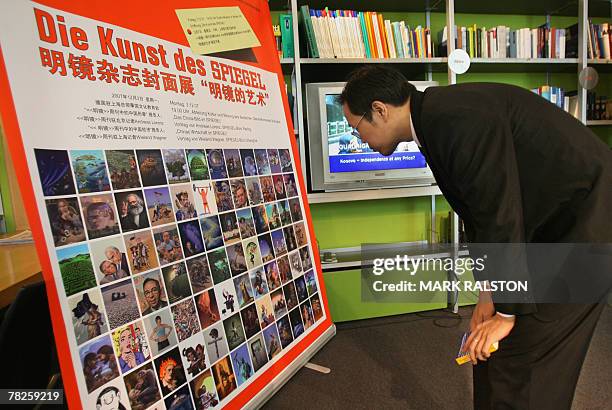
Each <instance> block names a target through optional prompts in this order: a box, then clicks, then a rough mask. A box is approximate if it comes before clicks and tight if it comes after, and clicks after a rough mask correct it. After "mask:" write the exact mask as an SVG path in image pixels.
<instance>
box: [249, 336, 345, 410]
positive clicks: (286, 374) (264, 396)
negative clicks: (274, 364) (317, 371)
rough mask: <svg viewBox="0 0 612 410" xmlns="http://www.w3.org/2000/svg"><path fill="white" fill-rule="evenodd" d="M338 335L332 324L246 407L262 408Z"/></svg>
mask: <svg viewBox="0 0 612 410" xmlns="http://www.w3.org/2000/svg"><path fill="white" fill-rule="evenodd" d="M335 335H336V325H334V324H332V325H331V326H330V327H328V328H327V330H325V332H323V333H322V334H321V336H319V338H318V339H317V340H316V342H314V343H313V344H311V345H310V346H309V347H308V348H306V350H304V351H303V352H302V353H301V354H300V355H299V356H298V357H297V358H296V359H295V360H294V361H293V362H292V363H291V364H290V365H289V366H287V368H285V370H283V371H282V372H281V373H280V374H279V375H278V376H276V377H275V378H274V379H273V380H272V381H271V382H270V383H268V384H267V385H266V387H264V388H263V389H262V390H261V391H260V392H259V393H258V394H257V395H256V396H255V397H253V399H251V401H249V402H248V403H247V404H246V405H245V406H244V408H245V409H249V410H250V409H259V408H261V407H262V406H263V405H264V404H265V403H266V402H267V401H268V400H270V398H272V396H274V394H276V392H277V391H279V390H280V389H281V388H282V387H283V386H284V385H285V383H287V382H288V381H289V379H291V378H292V377H293V375H294V374H296V373H297V372H298V370H300V369H301V368H302V367H304V366H306V365H307V364H308V362H309V361H310V359H311V358H312V357H313V356H314V355H315V354H316V353H317V352H318V351H319V350H320V349H321V348H322V347H323V346H325V344H326V343H327V342H329V341H330V340H331V338H332V337H334V336H335Z"/></svg>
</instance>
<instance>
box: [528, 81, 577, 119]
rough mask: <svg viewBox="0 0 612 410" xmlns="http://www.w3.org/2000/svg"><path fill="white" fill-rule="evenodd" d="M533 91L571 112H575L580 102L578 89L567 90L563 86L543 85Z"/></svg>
mask: <svg viewBox="0 0 612 410" xmlns="http://www.w3.org/2000/svg"><path fill="white" fill-rule="evenodd" d="M531 91H532V92H534V93H536V94H538V95H539V96H541V97H543V98H545V99H547V100H548V101H550V102H551V103H553V104H556V105H557V107H559V108H562V109H563V110H565V111H566V112H569V113H572V112H574V111H575V107H577V104H578V96H577V92H576V91H570V92H565V90H563V88H561V87H553V86H550V85H542V86H540V87H538V88H533V89H531Z"/></svg>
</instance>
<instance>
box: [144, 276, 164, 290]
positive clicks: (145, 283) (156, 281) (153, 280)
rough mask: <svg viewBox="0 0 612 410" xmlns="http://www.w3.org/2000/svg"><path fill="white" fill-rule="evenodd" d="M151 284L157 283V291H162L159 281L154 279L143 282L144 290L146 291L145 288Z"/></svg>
mask: <svg viewBox="0 0 612 410" xmlns="http://www.w3.org/2000/svg"><path fill="white" fill-rule="evenodd" d="M149 282H155V285H156V286H157V289H159V290H160V291H161V286H159V281H158V280H157V279H153V278H146V279H145V281H144V282H142V288H143V289H144V287H145V286H146V285H147V283H149Z"/></svg>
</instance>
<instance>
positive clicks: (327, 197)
mask: <svg viewBox="0 0 612 410" xmlns="http://www.w3.org/2000/svg"><path fill="white" fill-rule="evenodd" d="M269 4H270V9H271V10H272V11H273V13H281V12H282V13H290V14H292V19H293V36H294V41H293V43H294V54H295V59H290V60H291V61H287V60H286V59H283V60H282V61H281V63H282V66H283V72H284V73H285V74H286V75H287V73H292V75H293V77H294V83H295V88H294V90H293V95H294V96H295V106H296V110H295V111H296V113H295V117H294V119H295V123H296V128H297V130H296V140H297V144H298V147H299V152H300V160H301V165H302V171H303V175H304V176H307V175H308V173H307V169H306V164H307V163H308V153H307V143H306V140H305V138H306V137H307V135H305V133H304V131H303V130H304V129H305V128H306V118H305V106H304V104H305V99H304V97H305V96H304V93H305V84H306V83H309V82H333V81H345V80H346V76H347V74H348V73H349V72H350V71H351V70H353V69H354V68H356V67H358V66H359V65H361V64H391V66H393V67H394V68H397V69H398V70H400V71H401V72H402V73H403V74H404V75H406V77H407V78H408V79H410V80H426V81H432V80H433V81H438V82H439V84H440V85H447V84H456V83H460V82H467V81H470V82H471V81H497V82H510V83H513V84H515V85H520V86H523V87H525V88H534V87H537V86H539V85H543V84H550V85H558V86H560V87H563V88H565V89H567V90H579V93H578V97H579V104H578V109H579V119H580V120H581V121H582V122H583V123H585V124H587V125H589V126H592V129H593V131H595V132H596V133H597V134H599V135H600V137H602V138H603V139H606V138H607V139H608V141H609V143H610V144H611V145H612V138H611V137H610V136H607V135H602V133H603V134H605V133H606V132H607V131H606V130H610V131H612V121H589V122H587V121H586V90H584V89H581V88H580V85H579V83H578V73H579V72H580V71H581V70H582V69H583V68H585V67H587V66H593V67H595V68H596V69H597V71H598V72H600V74H603V73H612V59H611V60H594V59H587V47H586V39H587V37H586V28H587V27H588V19H589V18H593V21H594V22H595V21H596V19H597V18H599V19H601V20H602V21H612V18H611V16H612V13H611V3H610V2H609V1H607V0H606V1H595V0H513V1H503V2H501V1H491V0H413V1H409V2H398V1H395V0H376V1H363V0H326V1H324V0H311V1H309V0H271V1H270V2H269ZM304 5H307V6H309V7H310V8H312V9H324V8H325V7H329V9H330V10H336V9H339V10H357V11H377V12H382V13H384V16H385V18H386V19H390V20H392V21H400V20H405V21H406V24H410V25H412V26H413V27H414V26H416V25H419V24H420V25H422V26H424V27H430V28H431V33H432V39H434V41H435V44H436V45H437V44H438V37H437V35H438V32H440V31H441V30H442V29H443V28H444V26H448V27H453V26H455V25H468V24H474V23H476V24H478V25H479V26H480V25H482V26H486V27H494V26H497V25H506V26H509V27H512V28H514V29H516V28H521V27H530V28H536V27H538V26H539V25H541V24H543V23H546V22H549V23H550V24H551V26H553V27H569V26H570V25H573V24H576V23H578V25H579V40H578V48H579V50H578V56H577V57H576V58H565V59H554V58H553V59H548V58H535V59H534V58H531V59H518V58H514V59H510V58H507V59H491V58H489V59H487V58H473V59H472V61H471V66H470V69H469V70H468V72H467V73H466V74H463V75H455V74H454V73H453V72H452V71H450V70H449V68H448V66H447V59H446V57H434V58H416V59H415V58H395V59H366V58H347V59H333V58H325V59H322V58H309V57H308V54H307V47H306V42H305V39H304V38H303V37H304V36H303V33H302V31H301V28H300V24H301V22H300V18H299V10H300V7H301V6H304ZM449 44H453V42H452V41H450V42H449ZM437 52H438V50H437V47H436V53H437ZM436 55H438V54H436ZM286 78H287V77H286ZM601 80H603V78H602V76H601V75H600V84H601V83H602V82H603V81H601ZM607 91H608V90H607V89H605V90H602V92H603V94H605V93H606V92H607ZM598 93H599V90H598ZM607 95H608V96H611V97H612V90H610V91H609V93H608V94H607ZM308 200H309V202H310V203H311V204H312V207H311V214H312V217H313V222H314V224H315V228H316V231H317V238H318V241H319V242H320V244H321V248H327V249H335V248H345V247H347V245H349V246H354V245H355V244H360V243H375V242H380V243H383V242H398V243H399V242H402V241H413V240H428V241H430V242H436V239H435V238H436V235H437V234H441V232H443V231H446V229H447V226H445V225H448V224H449V223H450V226H449V227H448V229H449V232H450V239H451V242H453V243H458V236H459V235H458V232H459V220H458V217H457V216H456V215H455V214H454V213H451V216H452V218H451V219H450V221H448V222H447V220H446V216H447V213H448V211H452V210H451V209H450V206H449V205H448V204H447V203H446V202H445V201H444V198H443V197H441V196H440V192H439V189H438V187H437V186H433V187H416V188H395V189H379V190H371V191H352V192H351V191H349V192H335V193H309V194H308ZM371 201H376V202H375V203H374V202H371ZM442 218H445V219H444V220H442ZM443 226H444V229H442V227H443ZM436 227H437V228H436ZM436 230H440V231H441V232H436ZM347 238H348V239H347ZM347 241H350V242H351V244H347V243H346V242H347ZM324 250H325V249H322V250H321V251H322V254H323V251H324ZM453 256H459V254H458V253H457V252H456V253H454V254H453ZM355 269H358V267H355ZM329 273H330V272H326V276H325V282H326V286H327V287H328V292H329V294H330V295H334V294H341V295H343V296H342V297H341V298H340V299H341V301H342V303H334V300H333V298H331V299H330V300H331V308H332V311H333V312H340V311H342V312H345V313H346V311H347V310H350V311H351V312H352V311H361V310H364V311H365V310H366V309H365V308H364V305H363V304H360V302H359V301H358V298H359V295H356V296H355V298H353V299H354V300H353V299H351V298H350V297H348V296H347V295H346V289H350V288H351V287H352V286H353V284H354V283H358V282H359V271H345V272H344V273H342V274H339V273H338V272H336V273H334V274H329ZM345 306H347V307H345ZM421 310H423V306H401V307H394V308H392V309H390V310H389V312H387V313H388V314H398V313H406V312H409V311H421ZM368 312H370V311H369V310H368ZM370 313H372V312H370ZM373 314H374V315H380V312H379V311H378V310H377V311H376V312H374V313H373ZM353 316H354V315H353V313H350V314H347V317H351V318H354V317H353ZM366 316H367V315H366Z"/></svg>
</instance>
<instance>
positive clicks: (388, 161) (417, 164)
mask: <svg viewBox="0 0 612 410" xmlns="http://www.w3.org/2000/svg"><path fill="white" fill-rule="evenodd" d="M338 95H339V94H326V95H325V110H326V112H327V144H328V159H329V172H330V173H338V172H358V171H381V170H388V169H406V168H426V167H427V163H426V162H425V157H424V156H423V154H421V152H420V151H419V149H418V147H417V145H416V143H414V142H401V143H400V144H399V145H398V146H397V149H396V150H395V152H394V153H393V154H391V155H389V156H384V155H381V154H379V153H378V152H376V151H374V150H373V149H371V148H370V147H369V146H368V144H367V143H366V142H363V141H361V139H359V137H357V136H355V135H353V134H352V131H353V129H352V128H351V126H350V125H349V123H348V121H347V120H346V118H345V117H344V113H343V112H342V106H341V105H340V104H339V103H338V101H337V97H338Z"/></svg>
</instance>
